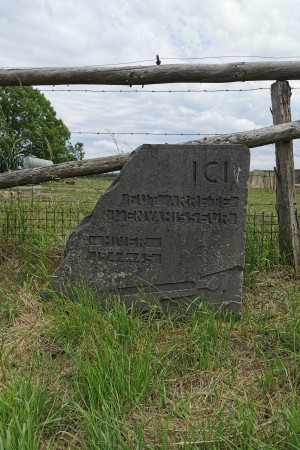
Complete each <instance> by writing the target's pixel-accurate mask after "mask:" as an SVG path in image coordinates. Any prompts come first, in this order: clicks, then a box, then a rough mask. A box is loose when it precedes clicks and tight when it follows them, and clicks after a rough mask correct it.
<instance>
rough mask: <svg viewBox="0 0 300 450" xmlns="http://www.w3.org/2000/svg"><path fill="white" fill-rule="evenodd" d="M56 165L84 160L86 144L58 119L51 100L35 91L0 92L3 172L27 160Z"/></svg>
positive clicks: (5, 89) (10, 89)
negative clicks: (73, 139)
mask: <svg viewBox="0 0 300 450" xmlns="http://www.w3.org/2000/svg"><path fill="white" fill-rule="evenodd" d="M30 154H31V155H35V156H37V157H38V158H42V159H51V160H52V161H53V162H54V163H60V162H64V161H73V160H82V159H83V157H84V151H83V144H82V143H81V142H77V143H76V144H75V145H74V146H73V145H72V143H71V142H70V131H69V130H68V128H67V127H66V126H65V124H64V123H63V121H62V120H60V119H57V117H56V112H55V111H54V109H53V107H52V105H51V103H50V102H49V100H47V99H46V98H45V96H44V95H43V94H42V93H41V92H40V91H39V90H37V89H33V88H32V87H1V88H0V172H3V171H6V170H15V169H17V168H18V167H20V165H21V164H22V160H23V158H24V156H27V155H30Z"/></svg>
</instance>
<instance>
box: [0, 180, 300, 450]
mask: <svg viewBox="0 0 300 450" xmlns="http://www.w3.org/2000/svg"><path fill="white" fill-rule="evenodd" d="M89 183H90V184H89V186H88V187H87V184H86V182H84V185H83V186H82V187H80V186H79V185H78V184H76V185H75V186H67V185H57V186H56V187H55V188H53V187H52V185H50V186H45V187H43V188H42V192H41V195H50V196H51V201H52V202H53V203H55V202H56V201H57V196H58V195H61V196H65V195H67V197H68V198H70V196H71V193H74V197H75V198H77V199H78V198H79V197H80V198H81V199H82V200H84V199H85V203H84V205H87V204H88V203H89V202H90V201H92V200H91V199H92V198H94V197H93V196H94V194H95V197H96V196H97V195H99V192H103V190H104V189H105V187H106V186H108V184H109V181H107V180H105V179H104V180H102V181H101V183H100V184H99V183H98V182H95V180H92V181H91V182H89ZM93 183H94V185H93ZM89 189H91V190H89ZM77 190H78V191H80V192H77ZM84 190H86V192H85V193H84V192H83V191H84ZM55 191H56V192H57V194H55ZM95 191H96V192H95ZM256 191H257V190H256ZM271 194H272V193H268V192H267V193H266V196H265V197H263V193H261V192H258V191H257V192H250V203H251V202H252V201H254V202H255V200H256V199H258V197H260V203H261V204H262V203H267V202H269V199H271ZM35 195H36V194H35ZM267 196H268V199H266V198H267ZM273 198H274V196H273ZM43 201H44V200H43ZM74 201H75V200H74ZM95 201H96V200H95ZM28 202H29V203H30V202H31V204H33V205H35V204H36V203H38V201H37V200H36V198H34V199H32V198H30V196H29V198H28V199H27V200H26V201H24V204H27V203H28ZM39 203H41V204H43V202H42V201H39ZM44 203H45V205H47V204H48V205H49V197H48V199H47V201H46V202H45V201H44ZM39 207H41V208H42V206H39ZM48 207H49V206H48ZM269 212H272V211H269ZM24 226H25V225H24ZM41 230H42V228H41ZM252 231H253V230H252ZM249 235H250V236H251V229H250V232H249ZM24 236H25V239H20V238H18V239H17V237H16V238H14V239H11V240H8V239H2V240H1V247H0V262H1V270H0V328H1V332H0V336H1V340H0V355H1V359H0V361H1V364H0V450H16V449H21V450H23V449H24V450H35V449H42V450H44V449H57V450H58V449H84V450H90V449H91V450H93V449H94V450H96V449H100V450H102V449H104V450H112V449H123V450H132V449H136V450H138V449H139V450H143V449H145V450H146V449H149V450H150V449H153V450H154V449H160V450H162V449H186V450H187V449H189V450H191V449H214V450H217V449H242V450H244V449H245V450H254V449H262V450H266V449H268V450H273V449H274V450H275V449H288V450H295V449H300V401H299V398H300V397H299V394H300V370H299V368H300V281H299V279H297V278H296V277H295V276H294V274H293V272H292V271H291V269H289V268H287V267H282V266H276V265H275V264H272V265H270V264H269V265H268V264H264V265H260V266H259V265H255V264H252V263H250V262H249V261H250V259H249V256H248V267H247V273H246V277H245V280H244V294H243V309H242V314H241V317H240V319H239V320H237V318H235V317H232V316H218V315H216V314H214V313H212V312H211V311H209V310H208V309H207V307H206V306H205V305H204V304H200V305H199V309H198V310H197V311H194V312H193V313H192V314H190V315H183V314H180V313H178V314H170V315H162V314H161V313H160V311H158V310H152V311H150V312H149V313H148V314H147V315H145V314H144V315H140V314H138V313H137V312H136V311H129V312H128V311H125V309H124V308H123V306H122V305H121V304H119V303H118V300H117V299H112V298H111V299H107V305H105V306H101V307H100V306H99V305H98V303H97V301H96V299H94V298H93V296H92V295H91V294H90V293H89V292H83V291H81V292H78V300H77V301H76V302H71V301H69V300H67V299H62V298H59V297H55V298H52V299H51V300H49V299H48V300H45V299H44V298H43V295H42V294H43V292H44V291H45V289H46V287H47V283H48V280H49V275H50V274H51V273H52V271H53V269H54V268H55V267H56V266H57V264H58V261H59V259H60V257H61V251H62V248H63V245H64V241H65V238H64V237H58V236H51V235H49V234H47V235H44V234H43V233H42V232H40V233H37V234H36V235H35V236H34V239H31V240H29V239H26V237H27V235H26V234H25V235H24ZM253 236H254V234H253ZM253 236H252V239H253V241H254V240H255V238H254V237H253ZM273 238H274V236H273ZM249 242H250V241H249V240H248V245H249ZM251 248H252V251H253V252H255V251H258V247H251ZM249 251H250V250H249V248H248V252H249ZM253 254H254V253H253ZM259 258H261V256H260V257H257V258H256V259H254V256H253V261H258V260H259Z"/></svg>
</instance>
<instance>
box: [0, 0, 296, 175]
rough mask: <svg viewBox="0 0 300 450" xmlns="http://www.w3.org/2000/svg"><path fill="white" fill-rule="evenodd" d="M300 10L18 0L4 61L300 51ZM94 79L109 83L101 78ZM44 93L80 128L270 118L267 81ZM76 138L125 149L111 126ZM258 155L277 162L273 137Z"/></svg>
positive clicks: (217, 126)
mask: <svg viewBox="0 0 300 450" xmlns="http://www.w3.org/2000/svg"><path fill="white" fill-rule="evenodd" d="M299 19H300V8H299V2H298V0H290V1H289V2H286V3H285V4H283V3H282V1H281V0H265V1H264V2H261V0H252V1H251V2H249V1H248V0H213V1H212V0H201V1H200V2H199V0H164V1H161V0H149V1H148V2H143V1H141V0H131V1H123V0H111V1H110V2H107V1H104V0H64V1H63V2H62V1H61V0H51V2H50V1H48V0H10V2H1V4H0V26H1V34H0V50H1V52H0V55H1V59H0V65H1V66H2V67H22V66H26V67H34V66H36V67H37V66H80V65H98V64H99V65H101V64H113V63H119V62H124V63H126V62H129V61H140V60H148V59H151V61H152V62H151V64H154V63H155V55H156V54H157V53H158V54H159V55H160V57H161V60H162V64H167V63H170V62H180V59H179V60H178V61H174V60H169V59H167V58H194V57H199V58H201V57H212V56H221V55H223V56H224V55H232V58H230V59H226V58H219V59H215V60H210V59H208V60H203V61H198V62H202V63H223V62H229V61H237V60H240V59H241V58H240V55H256V56H259V55H261V56H265V55H267V56H273V57H278V56H297V55H299V53H300V51H299V41H300V28H299ZM234 55H236V57H234ZM299 56H300V55H299ZM244 59H246V60H247V58H244ZM183 62H185V63H186V62H187V61H183ZM192 62H196V61H192ZM141 64H149V63H148V62H145V63H141ZM270 84H271V83H269V82H251V83H250V82H249V83H236V84H235V83H231V84H226V85H216V84H212V85H203V84H202V85H199V84H197V85H189V86H187V85H184V84H183V85H181V84H179V85H169V86H166V85H159V86H148V87H147V86H145V88H144V89H146V88H148V89H151V88H152V89H178V90H180V89H187V88H190V89H192V88H194V89H198V90H199V89H214V90H215V89H238V88H241V89H245V88H256V87H269V86H270ZM291 85H293V86H295V87H300V83H299V82H294V81H293V82H291ZM60 88H62V87H60ZM74 88H85V87H84V86H80V87H79V86H76V87H75V86H74V87H72V89H74ZM86 88H89V89H91V88H90V87H88V86H87V87H86ZM118 88H119V87H114V89H118ZM92 89H111V87H110V86H107V87H105V86H99V87H97V86H93V87H92ZM124 89H126V88H124ZM132 89H136V87H133V88H132ZM138 89H140V87H139V88H138ZM45 95H46V96H47V98H49V99H50V100H51V102H52V104H53V106H54V108H55V109H56V111H57V114H58V116H59V117H61V118H62V119H63V120H64V122H65V123H66V125H67V126H68V127H69V129H70V130H72V131H96V132H105V131H106V130H110V131H112V132H126V131H128V132H143V131H145V132H167V133H193V132H198V133H201V132H203V133H226V132H234V131H243V130H250V129H252V128H258V127H262V126H269V125H271V123H272V116H271V113H270V109H269V108H270V105H271V99H270V93H269V91H268V90H266V91H264V90H261V91H249V92H216V93H203V92H202V93H176V94H175V93H172V94H171V93H170V94H169V93H160V94H151V93H128V94H127V93H126V94H122V93H103V94H102V93H94V94H92V93H67V92H66V93H63V92H57V93H50V92H47V93H45ZM292 115H293V118H294V119H297V118H299V115H300V90H294V91H293V96H292ZM191 138H192V137H191V136H186V137H184V136H146V135H145V136H142V135H137V136H136V135H133V136H131V135H128V136H122V135H117V136H116V139H117V144H118V145H119V147H120V148H121V149H122V151H128V148H129V147H131V148H135V147H137V146H138V145H140V144H142V143H144V142H147V143H164V142H169V143H172V142H182V141H183V140H190V139H191ZM77 140H79V141H82V142H84V144H85V151H86V156H87V157H94V156H104V155H108V154H113V153H115V152H116V151H117V149H116V145H115V143H114V142H113V140H112V138H111V137H110V136H108V135H98V136H90V135H87V136H85V135H74V136H73V141H74V142H76V141H77ZM295 155H296V157H295V162H296V167H299V163H300V145H299V143H298V141H295ZM251 164H252V168H272V167H273V166H274V149H273V147H267V148H260V149H257V150H252V163H251Z"/></svg>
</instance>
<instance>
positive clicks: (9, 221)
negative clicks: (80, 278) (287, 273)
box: [0, 199, 280, 266]
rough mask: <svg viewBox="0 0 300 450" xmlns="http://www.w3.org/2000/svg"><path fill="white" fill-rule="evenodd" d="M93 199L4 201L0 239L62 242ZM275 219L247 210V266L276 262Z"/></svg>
mask: <svg viewBox="0 0 300 450" xmlns="http://www.w3.org/2000/svg"><path fill="white" fill-rule="evenodd" d="M95 203H96V199H93V201H90V202H86V201H77V202H76V201H72V202H32V203H31V204H29V203H28V202H22V201H19V202H15V201H14V202H12V201H10V202H3V203H2V206H0V232H1V236H2V239H4V241H5V240H10V239H17V240H18V241H22V240H26V241H27V242H28V241H30V240H31V239H36V238H40V237H43V238H44V239H45V238H46V239H47V238H49V239H51V240H52V242H53V240H54V241H55V239H57V240H58V241H59V242H62V243H64V242H65V241H66V239H67V237H68V236H69V235H70V233H71V232H72V230H73V229H74V228H75V226H76V225H78V224H79V223H80V222H81V220H82V219H83V218H84V217H85V216H86V215H87V214H88V213H89V212H91V211H92V209H93V208H94V206H95ZM278 234H279V228H278V220H277V215H276V213H275V212H267V211H253V210H251V209H250V210H249V212H248V215H247V240H246V262H247V264H249V265H250V266H257V265H258V264H260V265H264V266H265V265H266V264H267V265H268V264H279V261H280V258H279V249H278Z"/></svg>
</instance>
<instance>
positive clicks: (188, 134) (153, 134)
mask: <svg viewBox="0 0 300 450" xmlns="http://www.w3.org/2000/svg"><path fill="white" fill-rule="evenodd" d="M70 133H71V134H93V135H110V136H114V135H128V136H129V135H131V136H134V135H146V136H223V135H224V136H226V135H228V134H229V133H155V132H148V131H143V132H135V131H124V132H123V131H122V132H113V131H71V132H70Z"/></svg>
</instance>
